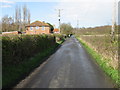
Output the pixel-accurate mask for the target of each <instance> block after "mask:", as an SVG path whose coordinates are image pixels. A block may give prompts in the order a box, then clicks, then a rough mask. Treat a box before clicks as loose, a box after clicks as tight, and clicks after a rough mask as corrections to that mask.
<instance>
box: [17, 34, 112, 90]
mask: <svg viewBox="0 0 120 90" xmlns="http://www.w3.org/2000/svg"><path fill="white" fill-rule="evenodd" d="M112 87H113V84H112V81H111V80H110V79H109V78H108V77H107V76H106V75H105V74H104V72H103V71H102V70H101V69H100V68H99V66H98V65H97V64H96V62H95V60H93V59H92V58H91V57H90V55H89V54H88V53H87V52H86V50H85V49H84V48H83V46H82V45H81V44H80V43H79V42H78V41H77V39H76V38H75V37H74V36H72V37H71V38H70V39H67V40H66V41H65V42H64V43H63V44H62V46H61V47H60V48H59V49H58V50H57V51H56V53H54V54H53V55H51V56H50V58H49V59H48V60H47V61H46V62H44V63H43V64H42V65H40V67H38V68H37V69H36V70H35V71H34V72H33V73H31V74H30V75H29V76H28V77H27V78H26V79H24V80H22V81H21V82H20V83H19V84H18V85H17V86H16V88H112Z"/></svg>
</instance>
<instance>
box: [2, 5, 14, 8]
mask: <svg viewBox="0 0 120 90" xmlns="http://www.w3.org/2000/svg"><path fill="white" fill-rule="evenodd" d="M0 7H1V8H8V7H12V6H11V5H0Z"/></svg>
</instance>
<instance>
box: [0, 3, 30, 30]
mask: <svg viewBox="0 0 120 90" xmlns="http://www.w3.org/2000/svg"><path fill="white" fill-rule="evenodd" d="M30 17H31V14H30V10H29V9H28V8H27V6H26V5H23V6H22V7H20V6H16V7H15V13H14V16H13V17H11V16H8V15H5V16H3V17H2V19H1V21H0V26H2V31H1V32H9V31H24V30H25V25H27V24H30Z"/></svg>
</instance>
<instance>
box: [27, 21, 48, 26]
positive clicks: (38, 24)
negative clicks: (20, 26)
mask: <svg viewBox="0 0 120 90" xmlns="http://www.w3.org/2000/svg"><path fill="white" fill-rule="evenodd" d="M30 26H33V27H35V26H48V27H49V25H48V24H47V23H45V22H41V21H35V22H33V23H31V24H29V25H27V26H26V27H30Z"/></svg>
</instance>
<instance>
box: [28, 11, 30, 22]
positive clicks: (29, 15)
mask: <svg viewBox="0 0 120 90" xmlns="http://www.w3.org/2000/svg"><path fill="white" fill-rule="evenodd" d="M30 17H31V15H30V10H28V24H30Z"/></svg>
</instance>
